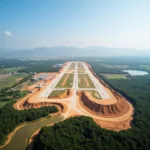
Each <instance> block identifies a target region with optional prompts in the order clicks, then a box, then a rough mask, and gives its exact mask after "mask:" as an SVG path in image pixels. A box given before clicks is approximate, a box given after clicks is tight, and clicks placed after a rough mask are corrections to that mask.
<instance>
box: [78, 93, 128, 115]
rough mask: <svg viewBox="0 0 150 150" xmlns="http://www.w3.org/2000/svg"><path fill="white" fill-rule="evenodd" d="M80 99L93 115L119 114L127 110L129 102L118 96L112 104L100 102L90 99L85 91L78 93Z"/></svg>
mask: <svg viewBox="0 0 150 150" xmlns="http://www.w3.org/2000/svg"><path fill="white" fill-rule="evenodd" d="M79 97H80V101H81V103H82V105H83V106H84V107H86V109H87V110H88V111H90V112H91V113H94V114H95V115H102V116H106V117H107V116H108V117H110V116H121V115H123V114H125V113H126V112H127V111H128V110H129V104H128V103H127V101H126V100H125V99H123V98H118V99H117V102H116V103H114V104H107V105H106V104H100V103H96V102H95V101H92V100H91V99H90V98H89V97H88V96H87V95H86V93H85V92H80V93H79Z"/></svg>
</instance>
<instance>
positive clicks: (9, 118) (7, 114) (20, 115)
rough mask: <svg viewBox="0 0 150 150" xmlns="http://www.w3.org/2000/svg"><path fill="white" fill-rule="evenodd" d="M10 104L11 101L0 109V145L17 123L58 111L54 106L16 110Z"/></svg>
mask: <svg viewBox="0 0 150 150" xmlns="http://www.w3.org/2000/svg"><path fill="white" fill-rule="evenodd" d="M12 104H13V103H10V104H8V105H5V106H4V107H3V108H2V109H0V145H2V144H4V142H5V140H6V139H7V135H8V134H9V133H10V132H12V131H13V130H14V129H15V128H16V127H17V126H18V125H19V124H21V123H23V122H27V121H33V120H37V119H39V118H41V117H46V116H48V114H49V113H54V112H57V111H58V109H57V107H55V106H51V107H42V108H39V109H34V108H32V109H29V110H22V111H17V110H15V109H14V108H13V106H12Z"/></svg>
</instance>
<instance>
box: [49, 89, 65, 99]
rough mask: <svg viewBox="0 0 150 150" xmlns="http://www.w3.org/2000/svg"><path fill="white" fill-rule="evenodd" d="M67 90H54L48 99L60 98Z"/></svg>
mask: <svg viewBox="0 0 150 150" xmlns="http://www.w3.org/2000/svg"><path fill="white" fill-rule="evenodd" d="M64 92H65V90H54V91H52V93H51V94H50V95H49V96H48V98H53V97H58V96H60V95H61V94H63V93H64Z"/></svg>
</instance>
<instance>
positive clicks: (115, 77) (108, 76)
mask: <svg viewBox="0 0 150 150" xmlns="http://www.w3.org/2000/svg"><path fill="white" fill-rule="evenodd" d="M102 75H103V76H105V77H106V78H107V79H112V80H113V79H128V78H127V76H126V75H125V74H102Z"/></svg>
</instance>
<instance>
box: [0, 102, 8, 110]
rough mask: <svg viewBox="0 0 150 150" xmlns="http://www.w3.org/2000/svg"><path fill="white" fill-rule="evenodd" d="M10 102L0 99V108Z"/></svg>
mask: <svg viewBox="0 0 150 150" xmlns="http://www.w3.org/2000/svg"><path fill="white" fill-rule="evenodd" d="M10 102H11V101H0V109H1V108H2V107H4V106H5V105H6V104H8V103H10Z"/></svg>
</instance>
